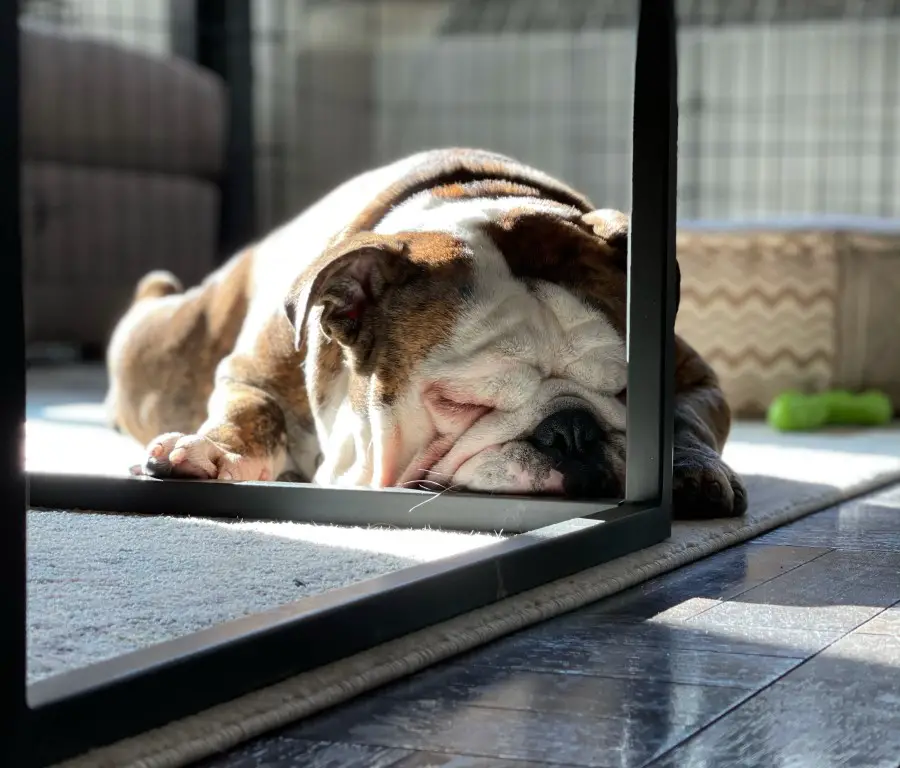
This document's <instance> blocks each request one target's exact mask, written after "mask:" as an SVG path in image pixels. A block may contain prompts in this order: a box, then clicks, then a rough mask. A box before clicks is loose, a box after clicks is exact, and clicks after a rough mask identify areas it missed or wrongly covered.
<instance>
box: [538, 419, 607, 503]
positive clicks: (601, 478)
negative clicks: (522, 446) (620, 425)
mask: <svg viewBox="0 0 900 768" xmlns="http://www.w3.org/2000/svg"><path fill="white" fill-rule="evenodd" d="M529 442H530V443H531V445H532V446H534V447H535V448H536V449H537V450H538V451H540V452H541V453H542V454H544V455H545V456H547V457H548V458H549V459H550V460H551V461H552V462H553V468H554V469H556V470H558V471H559V472H561V473H562V475H563V489H564V491H565V493H566V495H567V496H574V497H578V498H618V497H620V496H621V495H622V493H623V488H622V482H621V480H620V479H619V477H617V476H616V474H615V473H614V472H613V471H612V470H611V469H610V467H609V459H608V456H607V443H608V433H607V430H606V428H605V427H604V426H603V425H602V424H600V422H599V421H598V420H597V419H596V418H595V417H594V415H593V413H591V412H590V411H589V410H587V409H586V408H564V409H562V410H560V411H557V412H556V413H553V414H551V415H550V416H548V417H547V418H546V419H544V420H543V421H542V422H541V423H540V424H538V425H537V427H536V428H535V430H534V432H532V434H531V437H530V439H529Z"/></svg>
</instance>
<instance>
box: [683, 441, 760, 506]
mask: <svg viewBox="0 0 900 768" xmlns="http://www.w3.org/2000/svg"><path fill="white" fill-rule="evenodd" d="M746 511H747V490H746V488H745V487H744V483H743V481H742V480H741V478H740V477H738V475H737V474H736V473H735V472H734V471H733V470H732V469H731V467H729V466H728V465H727V464H726V463H725V462H724V461H722V459H721V457H720V456H719V455H718V454H717V453H716V452H715V451H713V450H712V449H710V448H681V447H677V446H676V448H675V455H674V464H673V477H672V513H673V516H674V517H675V518H676V519H679V520H700V519H709V518H715V517H739V516H740V515H743V514H744V512H746Z"/></svg>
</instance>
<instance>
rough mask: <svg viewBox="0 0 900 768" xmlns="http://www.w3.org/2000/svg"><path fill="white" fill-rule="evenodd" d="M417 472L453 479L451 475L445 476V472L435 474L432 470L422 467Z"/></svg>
mask: <svg viewBox="0 0 900 768" xmlns="http://www.w3.org/2000/svg"><path fill="white" fill-rule="evenodd" d="M419 471H420V472H425V473H427V474H429V475H441V476H442V477H453V475H450V474H447V473H446V472H435V471H434V470H433V469H425V468H424V467H422V468H421V469H420V470H419Z"/></svg>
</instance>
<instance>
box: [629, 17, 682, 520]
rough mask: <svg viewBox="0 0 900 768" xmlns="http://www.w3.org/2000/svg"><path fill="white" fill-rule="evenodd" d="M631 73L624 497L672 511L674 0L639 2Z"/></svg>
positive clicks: (675, 139)
mask: <svg viewBox="0 0 900 768" xmlns="http://www.w3.org/2000/svg"><path fill="white" fill-rule="evenodd" d="M634 74H635V77H634V123H633V128H632V130H633V134H632V148H631V152H632V184H631V233H630V236H629V247H628V331H627V344H628V433H627V469H626V482H625V498H626V499H627V500H628V501H635V502H658V503H659V505H660V506H661V507H666V508H668V509H671V499H672V438H673V431H674V424H673V390H674V326H675V310H676V302H677V291H678V285H677V273H676V269H677V266H676V263H675V189H676V174H677V162H676V161H677V147H678V103H677V89H678V77H677V62H676V25H675V9H674V1H673V0H642V2H641V4H640V15H639V20H638V31H637V52H636V55H635V72H634Z"/></svg>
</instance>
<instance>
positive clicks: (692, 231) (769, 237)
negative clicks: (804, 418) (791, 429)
mask: <svg viewBox="0 0 900 768" xmlns="http://www.w3.org/2000/svg"><path fill="white" fill-rule="evenodd" d="M677 248H678V260H679V263H680V265H681V271H682V283H681V306H680V309H679V313H678V321H677V323H676V330H677V332H678V333H679V334H681V335H682V336H683V337H684V338H685V339H687V340H688V341H689V342H690V343H691V344H692V345H693V346H694V347H695V348H696V349H697V351H698V352H700V354H702V355H703V356H704V357H705V358H706V359H707V360H708V361H709V362H710V364H711V365H712V366H713V367H714V368H715V370H716V372H717V373H718V375H719V377H720V379H721V382H722V386H723V388H724V390H725V393H726V396H727V397H728V400H729V403H730V404H731V407H732V410H733V411H734V413H735V415H737V416H740V417H743V418H755V417H760V416H762V415H764V414H765V411H766V408H767V407H768V404H769V403H770V402H771V400H772V399H773V398H774V397H776V396H777V395H778V394H779V393H780V392H783V391H784V390H785V389H801V390H803V391H807V392H818V391H822V390H824V389H828V388H832V387H847V388H850V389H855V390H858V389H864V388H868V387H878V388H880V389H883V390H885V391H886V392H887V393H888V394H889V395H890V396H891V398H892V399H893V401H894V406H895V409H898V410H900V226H897V227H893V226H888V225H886V224H885V223H884V222H879V223H878V224H876V225H871V226H870V227H868V228H866V227H863V226H862V225H861V224H860V223H859V222H854V223H853V225H852V226H849V225H844V226H841V227H831V228H828V227H826V226H814V225H803V226H800V225H794V226H785V225H778V226H776V225H772V226H766V227H763V226H753V227H747V228H741V229H739V228H735V227H733V226H732V227H728V226H722V227H721V228H719V227H716V226H712V225H703V226H696V225H695V226H694V227H691V226H688V227H684V228H682V229H681V231H680V232H679V234H678V239H677Z"/></svg>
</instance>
